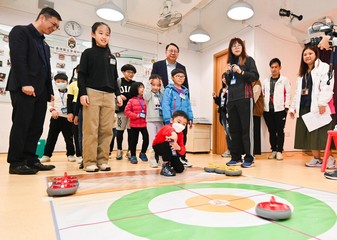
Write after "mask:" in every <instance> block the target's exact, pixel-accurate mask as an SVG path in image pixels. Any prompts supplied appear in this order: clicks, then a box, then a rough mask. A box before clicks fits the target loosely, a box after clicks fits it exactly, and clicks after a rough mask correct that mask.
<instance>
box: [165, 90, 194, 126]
mask: <svg viewBox="0 0 337 240" xmlns="http://www.w3.org/2000/svg"><path fill="white" fill-rule="evenodd" d="M181 87H182V89H183V93H182V95H183V96H184V97H182V96H180V93H179V92H178V90H177V89H176V88H175V87H174V85H173V84H170V85H167V86H166V87H165V90H164V97H163V103H162V110H163V118H164V122H165V124H169V123H170V119H171V117H172V113H173V112H174V111H176V110H181V111H184V112H185V113H186V114H187V116H188V120H189V121H193V112H192V107H191V102H190V99H189V97H188V95H189V94H188V89H187V88H186V87H185V86H181Z"/></svg>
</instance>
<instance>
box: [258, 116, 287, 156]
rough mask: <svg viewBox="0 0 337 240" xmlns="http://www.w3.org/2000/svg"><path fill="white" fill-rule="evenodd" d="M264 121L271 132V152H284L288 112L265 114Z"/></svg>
mask: <svg viewBox="0 0 337 240" xmlns="http://www.w3.org/2000/svg"><path fill="white" fill-rule="evenodd" d="M263 117H264V120H265V121H266V125H267V128H268V131H269V142H270V146H271V150H272V151H275V152H282V151H283V145H284V126H285V124H286V118H287V112H286V111H285V110H283V111H280V112H264V113H263Z"/></svg>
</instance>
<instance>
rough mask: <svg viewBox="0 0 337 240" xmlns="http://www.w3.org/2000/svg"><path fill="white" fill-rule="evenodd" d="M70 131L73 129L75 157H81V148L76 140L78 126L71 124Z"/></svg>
mask: <svg viewBox="0 0 337 240" xmlns="http://www.w3.org/2000/svg"><path fill="white" fill-rule="evenodd" d="M72 129H73V136H74V143H75V153H76V156H77V157H82V148H81V145H80V142H79V139H78V134H79V133H78V131H79V130H78V125H75V124H74V123H72Z"/></svg>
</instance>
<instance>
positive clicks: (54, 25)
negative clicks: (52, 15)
mask: <svg viewBox="0 0 337 240" xmlns="http://www.w3.org/2000/svg"><path fill="white" fill-rule="evenodd" d="M47 21H48V22H50V23H51V24H52V25H53V27H54V28H56V30H60V25H58V24H57V23H55V22H52V21H50V20H49V19H47Z"/></svg>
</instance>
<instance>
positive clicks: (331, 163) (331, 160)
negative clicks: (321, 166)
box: [326, 156, 336, 169]
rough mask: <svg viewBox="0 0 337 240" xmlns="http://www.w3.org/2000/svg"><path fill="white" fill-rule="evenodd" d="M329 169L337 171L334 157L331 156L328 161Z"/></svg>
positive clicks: (327, 166)
mask: <svg viewBox="0 0 337 240" xmlns="http://www.w3.org/2000/svg"><path fill="white" fill-rule="evenodd" d="M326 168H327V169H336V161H335V159H334V157H333V156H329V158H328V161H327V163H326Z"/></svg>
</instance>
